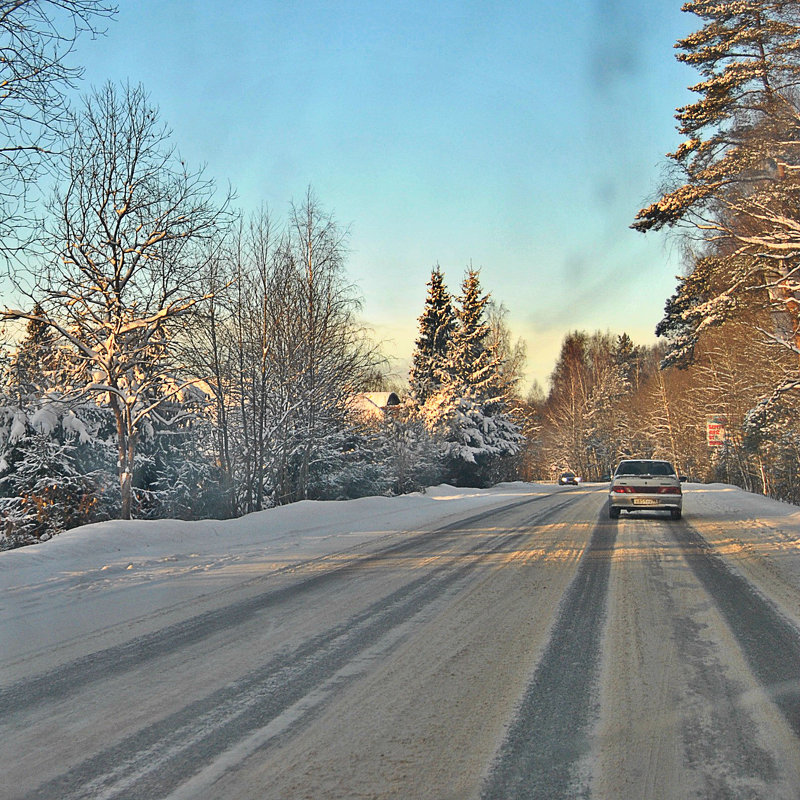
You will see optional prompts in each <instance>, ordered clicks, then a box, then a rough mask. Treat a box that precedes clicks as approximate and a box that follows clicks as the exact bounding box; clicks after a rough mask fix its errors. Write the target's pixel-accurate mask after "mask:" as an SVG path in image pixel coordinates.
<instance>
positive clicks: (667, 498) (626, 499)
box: [608, 492, 683, 511]
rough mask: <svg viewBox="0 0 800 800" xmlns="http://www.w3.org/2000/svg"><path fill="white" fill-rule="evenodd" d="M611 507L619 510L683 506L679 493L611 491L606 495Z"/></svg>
mask: <svg viewBox="0 0 800 800" xmlns="http://www.w3.org/2000/svg"><path fill="white" fill-rule="evenodd" d="M608 504H609V506H611V508H618V509H620V510H621V511H659V510H661V511H672V510H673V509H678V510H680V509H681V508H682V506H683V497H682V496H681V495H674V494H673V495H670V494H641V493H639V494H621V493H617V492H611V493H610V494H609V495H608Z"/></svg>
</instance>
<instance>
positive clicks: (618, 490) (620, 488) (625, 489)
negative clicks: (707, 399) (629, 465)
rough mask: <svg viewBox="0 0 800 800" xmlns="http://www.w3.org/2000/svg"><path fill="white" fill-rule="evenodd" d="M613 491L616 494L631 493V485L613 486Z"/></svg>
mask: <svg viewBox="0 0 800 800" xmlns="http://www.w3.org/2000/svg"><path fill="white" fill-rule="evenodd" d="M613 491H615V492H616V493H617V494H633V487H632V486H615V487H614V489H613Z"/></svg>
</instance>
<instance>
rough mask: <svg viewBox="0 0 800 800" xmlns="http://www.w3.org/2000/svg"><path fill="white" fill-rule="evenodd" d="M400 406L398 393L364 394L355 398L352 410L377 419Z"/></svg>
mask: <svg viewBox="0 0 800 800" xmlns="http://www.w3.org/2000/svg"><path fill="white" fill-rule="evenodd" d="M399 405H400V398H399V397H398V395H397V393H396V392H363V393H362V394H357V395H356V396H355V397H354V398H353V404H352V408H353V410H354V411H357V412H360V413H363V414H369V415H370V416H376V417H377V416H381V415H383V414H385V413H386V412H387V410H389V409H391V408H392V407H393V406H399Z"/></svg>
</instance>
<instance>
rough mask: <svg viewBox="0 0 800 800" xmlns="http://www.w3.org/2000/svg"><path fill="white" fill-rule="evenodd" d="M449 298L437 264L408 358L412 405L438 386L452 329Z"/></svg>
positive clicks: (431, 393)
mask: <svg viewBox="0 0 800 800" xmlns="http://www.w3.org/2000/svg"><path fill="white" fill-rule="evenodd" d="M455 325H456V321H455V313H454V311H453V303H452V298H451V297H450V293H449V292H448V291H447V287H446V286H445V283H444V275H442V271H441V268H440V267H439V266H438V265H437V266H436V267H434V268H433V270H431V279H430V281H429V282H428V294H427V297H426V298H425V308H424V310H423V312H422V315H421V316H420V318H419V336H418V337H417V341H416V343H415V345H414V353H413V355H412V357H411V371H410V372H409V376H408V380H409V384H410V387H411V394H412V397H413V400H414V403H415V404H416V405H417V406H422V405H424V404H425V402H426V401H427V400H428V398H429V397H430V396H431V395H433V394H435V393H436V392H437V391H438V390H439V388H440V387H441V384H442V376H443V374H444V371H445V370H446V368H447V359H448V348H449V345H450V340H451V338H452V336H453V331H454V330H455Z"/></svg>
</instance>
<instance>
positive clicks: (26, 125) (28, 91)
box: [0, 0, 116, 255]
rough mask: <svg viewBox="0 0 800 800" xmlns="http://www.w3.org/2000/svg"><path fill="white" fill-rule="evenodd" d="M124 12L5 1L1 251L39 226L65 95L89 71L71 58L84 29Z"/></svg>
mask: <svg viewBox="0 0 800 800" xmlns="http://www.w3.org/2000/svg"><path fill="white" fill-rule="evenodd" d="M115 11H116V8H115V6H114V5H112V4H110V3H107V2H104V0H0V86H2V91H0V242H2V245H0V249H2V250H3V252H4V254H5V255H9V254H11V253H12V252H14V251H15V250H16V249H17V248H19V247H21V246H22V245H23V244H25V243H26V242H27V241H28V240H29V239H30V237H31V236H32V235H33V233H34V231H33V228H32V226H31V225H30V222H31V219H32V216H33V215H32V212H31V203H29V202H28V201H29V200H30V199H31V198H30V191H31V189H32V188H33V187H35V186H36V181H37V178H39V177H40V176H41V173H42V170H43V168H44V167H46V165H47V162H48V158H47V157H48V156H49V155H52V154H54V153H55V152H56V151H58V150H59V149H60V136H61V134H62V128H63V124H64V123H65V122H66V120H67V119H68V113H67V105H66V102H65V99H64V93H65V92H66V90H67V89H69V88H70V87H72V86H73V85H74V83H75V81H76V80H77V79H78V78H79V77H80V75H81V71H82V70H81V69H80V67H77V66H71V65H70V64H69V63H68V59H69V56H70V54H71V52H72V51H73V49H74V46H75V43H76V41H77V40H78V38H79V36H80V35H81V34H89V35H91V36H94V35H96V34H97V33H98V32H99V25H100V24H101V23H102V21H103V20H104V19H107V18H109V17H110V16H112V15H113V14H114V13H115Z"/></svg>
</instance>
